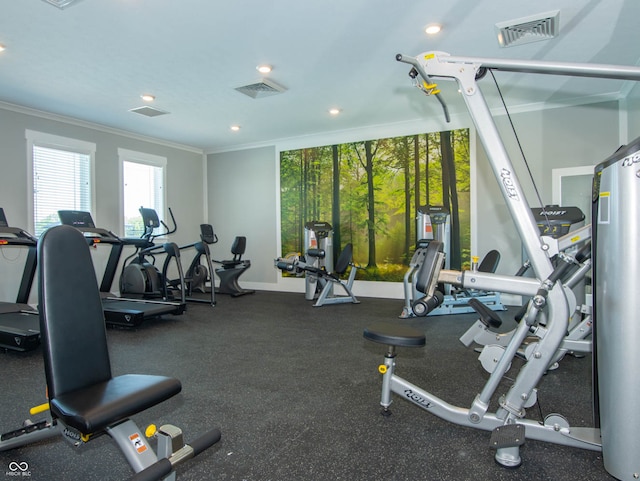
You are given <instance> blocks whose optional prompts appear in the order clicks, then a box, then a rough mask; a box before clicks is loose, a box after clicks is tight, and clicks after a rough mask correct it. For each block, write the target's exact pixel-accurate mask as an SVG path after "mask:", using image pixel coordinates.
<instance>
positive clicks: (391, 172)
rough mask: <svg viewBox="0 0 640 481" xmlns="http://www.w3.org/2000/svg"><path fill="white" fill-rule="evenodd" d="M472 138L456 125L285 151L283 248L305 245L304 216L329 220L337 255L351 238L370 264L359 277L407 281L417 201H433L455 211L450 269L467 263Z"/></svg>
mask: <svg viewBox="0 0 640 481" xmlns="http://www.w3.org/2000/svg"><path fill="white" fill-rule="evenodd" d="M468 142H469V139H468V132H467V131H452V132H444V133H442V134H440V133H437V132H434V133H431V134H427V135H425V134H422V133H421V134H419V135H411V136H409V137H407V138H405V139H403V138H402V137H394V138H388V139H378V140H369V141H361V142H354V143H349V144H343V145H335V146H334V145H328V146H322V147H314V148H308V149H298V150H291V151H284V152H281V153H280V182H281V183H280V199H281V206H280V212H281V236H282V255H285V254H287V253H290V252H302V251H303V250H304V248H305V246H304V241H303V240H304V224H305V223H306V222H309V221H313V220H317V221H328V222H330V223H331V225H332V227H333V236H334V237H333V245H334V246H335V247H334V250H333V252H334V255H336V256H337V255H339V253H340V250H341V248H342V247H344V245H343V244H344V243H345V242H351V243H353V247H354V261H355V262H357V263H360V264H361V265H363V266H367V269H363V270H361V271H359V272H358V279H366V280H385V281H392V282H402V280H403V276H404V274H405V273H406V264H407V261H408V260H410V254H412V250H413V248H414V247H415V242H416V235H415V228H416V221H415V216H416V211H417V208H418V207H420V206H423V205H425V204H427V205H430V204H433V205H444V206H446V207H447V208H448V209H449V210H450V213H451V226H452V233H453V235H452V237H451V239H447V240H446V241H447V243H448V244H449V251H450V255H449V257H450V261H451V262H452V264H451V266H452V268H454V266H455V265H456V264H460V263H461V262H460V258H462V259H464V263H465V265H466V263H468V255H469V239H470V232H469V231H470V229H469V218H468V217H469V216H468V212H469V210H470V207H469V198H470V194H469V185H470V180H469V160H468V159H469V146H468ZM443 170H444V171H445V172H444V175H443V172H442V171H443ZM454 186H455V187H454ZM443 198H444V199H443ZM443 200H444V201H443ZM458 231H459V232H460V235H458ZM463 256H464V257H463ZM283 275H285V274H283Z"/></svg>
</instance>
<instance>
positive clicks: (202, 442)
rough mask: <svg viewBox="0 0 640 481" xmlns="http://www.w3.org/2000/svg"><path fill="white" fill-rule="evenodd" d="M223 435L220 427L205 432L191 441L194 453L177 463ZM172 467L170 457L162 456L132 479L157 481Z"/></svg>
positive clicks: (135, 480) (211, 444)
mask: <svg viewBox="0 0 640 481" xmlns="http://www.w3.org/2000/svg"><path fill="white" fill-rule="evenodd" d="M221 437H222V433H221V432H220V430H219V429H218V428H214V429H212V430H211V431H209V432H207V433H205V434H203V435H202V436H200V437H199V438H198V439H196V440H195V441H193V442H192V443H189V446H191V449H193V454H192V455H190V456H186V457H184V458H182V459H180V460H179V461H177V462H176V464H180V463H181V462H183V461H186V460H188V459H191V458H192V457H194V456H197V455H198V454H200V453H201V452H202V451H204V450H205V449H208V448H210V447H211V446H213V445H214V444H216V443H217V442H218V441H220V438H221ZM172 469H173V465H172V464H171V461H169V459H168V458H161V459H158V461H156V462H155V463H153V464H152V465H151V466H147V467H146V468H144V469H143V470H142V471H140V472H138V473H136V474H135V475H134V476H133V477H132V478H131V481H156V480H158V479H162V478H164V477H165V476H167V475H168V474H170V473H171V470H172Z"/></svg>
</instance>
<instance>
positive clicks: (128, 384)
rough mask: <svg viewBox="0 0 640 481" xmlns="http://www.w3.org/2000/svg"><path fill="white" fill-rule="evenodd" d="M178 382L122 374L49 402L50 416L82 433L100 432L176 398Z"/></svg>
mask: <svg viewBox="0 0 640 481" xmlns="http://www.w3.org/2000/svg"><path fill="white" fill-rule="evenodd" d="M181 389H182V386H181V384H180V381H178V380H177V379H174V378H170V377H165V376H152V375H144V374H124V375H122V376H117V377H114V378H112V379H109V380H108V381H105V382H101V383H97V384H93V385H91V386H88V387H86V388H83V389H79V390H77V391H72V392H70V393H66V394H62V395H60V396H57V397H55V398H54V399H51V401H50V403H49V405H50V409H51V413H52V414H53V415H54V416H55V417H58V418H59V419H61V420H62V421H63V422H64V423H65V424H67V425H68V426H71V427H73V428H75V429H77V430H78V431H80V432H81V433H84V434H90V433H95V432H98V431H101V430H103V429H104V428H106V427H107V426H110V425H112V424H114V423H115V422H117V421H120V420H123V419H127V418H128V417H129V416H132V415H134V414H136V413H138V412H140V411H144V410H145V409H147V408H150V407H152V406H155V405H156V404H159V403H160V402H162V401H165V400H166V399H169V398H170V397H172V396H174V395H176V394H178V393H179V392H180V391H181Z"/></svg>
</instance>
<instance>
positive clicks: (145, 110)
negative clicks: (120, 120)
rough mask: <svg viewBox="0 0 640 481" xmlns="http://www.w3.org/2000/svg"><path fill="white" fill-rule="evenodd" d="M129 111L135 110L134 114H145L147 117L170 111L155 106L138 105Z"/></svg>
mask: <svg viewBox="0 0 640 481" xmlns="http://www.w3.org/2000/svg"><path fill="white" fill-rule="evenodd" d="M129 112H133V113H134V114H140V115H145V116H147V117H157V116H158V115H165V114H168V113H169V112H165V111H164V110H160V109H156V108H153V107H148V106H144V107H136V108H135V109H131V110H129Z"/></svg>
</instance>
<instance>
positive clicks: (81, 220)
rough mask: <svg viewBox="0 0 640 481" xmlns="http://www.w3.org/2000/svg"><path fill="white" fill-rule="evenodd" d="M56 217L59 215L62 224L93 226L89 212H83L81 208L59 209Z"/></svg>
mask: <svg viewBox="0 0 640 481" xmlns="http://www.w3.org/2000/svg"><path fill="white" fill-rule="evenodd" d="M58 217H60V223H61V224H64V225H70V226H73V227H76V228H78V227H80V228H82V227H88V228H95V226H96V225H95V224H94V222H93V218H92V217H91V213H89V212H83V211H81V210H59V211H58Z"/></svg>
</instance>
